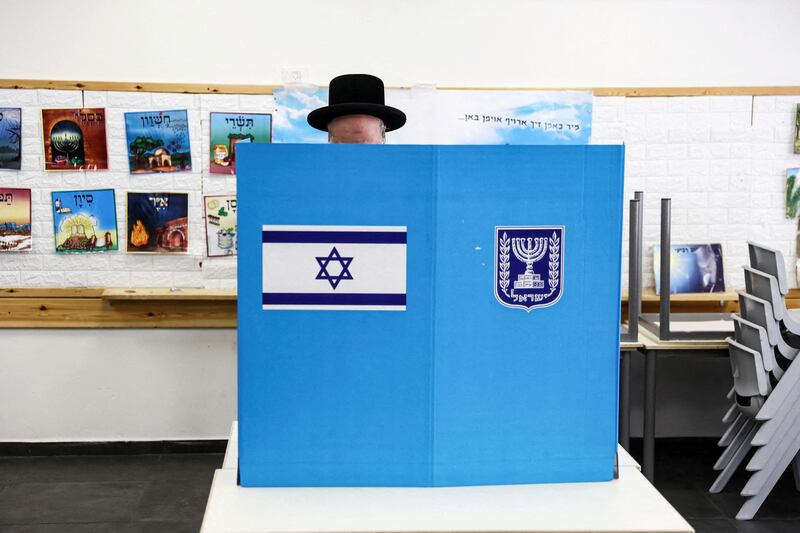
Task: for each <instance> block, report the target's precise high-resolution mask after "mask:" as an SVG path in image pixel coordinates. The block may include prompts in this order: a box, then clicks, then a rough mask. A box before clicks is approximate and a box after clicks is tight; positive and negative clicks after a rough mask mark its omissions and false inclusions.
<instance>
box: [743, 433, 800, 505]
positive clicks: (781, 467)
mask: <svg viewBox="0 0 800 533" xmlns="http://www.w3.org/2000/svg"><path fill="white" fill-rule="evenodd" d="M798 451H800V441H798V440H797V439H794V442H793V443H792V446H791V447H790V448H789V449H787V450H786V451H785V452H784V454H783V456H782V457H781V459H780V460H779V461H778V463H777V464H776V465H775V467H774V468H773V469H772V471H771V472H770V473H769V475H768V476H767V479H766V480H765V482H764V483H763V484H762V485H761V487H759V490H758V492H757V493H756V494H754V495H752V496H750V497H749V498H747V501H745V502H744V505H742V507H741V509H739V512H738V513H737V514H736V520H751V519H752V518H753V517H754V516H755V515H756V513H757V512H758V510H759V509H760V508H761V505H762V504H763V503H764V500H766V499H767V496H769V493H770V492H771V491H772V489H773V488H774V487H775V484H776V483H777V482H778V480H779V479H780V477H781V474H783V473H784V472H785V471H786V468H787V467H788V466H789V463H790V462H792V460H793V459H794V457H795V456H796V455H797V452H798ZM760 473H761V472H756V473H755V474H753V475H752V476H751V480H752V478H754V477H756V476H758V475H759V474H760ZM749 483H750V482H749V481H748V484H749ZM746 488H747V487H746V486H745V489H746ZM744 493H745V491H744V490H743V491H742V494H744Z"/></svg>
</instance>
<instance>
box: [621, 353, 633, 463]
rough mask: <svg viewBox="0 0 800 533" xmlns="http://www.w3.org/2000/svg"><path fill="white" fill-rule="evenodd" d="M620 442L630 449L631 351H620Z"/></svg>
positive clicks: (627, 449)
mask: <svg viewBox="0 0 800 533" xmlns="http://www.w3.org/2000/svg"><path fill="white" fill-rule="evenodd" d="M619 358H620V362H619V443H620V445H621V446H622V447H623V448H624V449H625V450H626V451H630V444H631V353H630V352H629V351H627V350H625V351H621V352H620V353H619Z"/></svg>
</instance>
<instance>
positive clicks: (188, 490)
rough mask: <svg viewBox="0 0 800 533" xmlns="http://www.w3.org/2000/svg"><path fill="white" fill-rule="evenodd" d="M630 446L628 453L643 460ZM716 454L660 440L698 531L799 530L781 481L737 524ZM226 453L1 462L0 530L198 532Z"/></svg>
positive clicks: (734, 499) (690, 443) (737, 483)
mask: <svg viewBox="0 0 800 533" xmlns="http://www.w3.org/2000/svg"><path fill="white" fill-rule="evenodd" d="M640 448H641V445H640V443H639V442H636V441H634V444H633V449H632V453H633V455H634V457H637V458H638V457H640ZM718 453H719V450H718V449H717V448H716V446H715V444H714V442H713V440H709V439H680V440H672V439H666V440H665V439H659V441H658V442H657V444H656V459H657V460H656V487H657V488H658V490H659V491H661V493H662V494H664V496H665V497H666V498H667V499H668V500H669V501H670V502H671V503H672V505H673V506H675V508H677V509H678V511H679V512H680V513H681V514H682V515H683V516H684V517H685V518H686V519H687V520H688V521H689V522H690V523H691V524H692V525H693V526H694V527H695V529H696V530H697V533H717V532H747V533H778V532H780V533H783V532H793V533H800V492H796V491H795V490H794V484H793V482H792V479H791V476H784V477H783V478H782V479H781V481H780V483H779V485H778V487H777V488H776V489H775V491H773V493H772V494H771V495H770V497H769V498H768V499H767V501H766V503H765V504H764V506H763V507H762V509H761V511H760V512H759V514H758V515H757V516H756V520H753V521H751V522H737V521H736V520H735V519H734V516H735V515H736V512H737V510H738V509H739V506H740V505H741V504H742V501H743V499H742V498H741V497H740V496H739V494H738V492H739V490H741V487H742V485H743V484H744V482H745V480H746V476H743V475H741V474H739V475H737V476H736V477H734V479H733V480H732V481H731V483H730V484H729V486H728V488H727V490H726V491H725V492H724V493H722V494H717V495H714V494H708V486H709V485H710V484H711V482H712V481H713V479H714V472H713V471H712V470H711V465H713V463H714V461H715V460H716V458H717V455H718ZM222 457H223V456H222V454H220V453H191V454H189V453H187V454H181V453H166V454H148V455H66V456H52V457H0V533H23V532H24V533H38V532H46V533H56V532H58V533H77V532H84V531H86V532H99V533H103V532H115V533H117V532H119V533H132V532H148V533H149V532H155V533H158V532H161V531H164V532H167V531H168V532H177V533H180V532H189V531H191V532H196V531H198V530H199V529H200V524H201V522H202V518H203V511H204V509H205V505H206V500H207V498H208V491H209V488H210V487H211V478H212V476H213V473H214V470H215V469H216V468H219V467H220V465H221V464H222Z"/></svg>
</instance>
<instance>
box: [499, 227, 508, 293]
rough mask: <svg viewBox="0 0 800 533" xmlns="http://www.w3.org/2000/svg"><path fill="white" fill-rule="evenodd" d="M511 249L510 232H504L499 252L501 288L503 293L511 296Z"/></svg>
mask: <svg viewBox="0 0 800 533" xmlns="http://www.w3.org/2000/svg"><path fill="white" fill-rule="evenodd" d="M510 251H511V239H509V238H508V234H506V232H505V231H504V232H503V237H502V238H501V239H500V253H499V254H498V255H499V256H500V257H499V265H498V266H499V269H500V274H499V276H500V289H501V290H502V291H503V294H505V295H506V296H509V294H508V277H509V270H510V268H511V256H510V254H509V252H510Z"/></svg>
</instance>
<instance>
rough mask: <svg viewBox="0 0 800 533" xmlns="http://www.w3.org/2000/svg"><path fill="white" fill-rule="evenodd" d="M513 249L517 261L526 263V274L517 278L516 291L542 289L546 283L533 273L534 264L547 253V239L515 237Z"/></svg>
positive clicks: (512, 244) (512, 241)
mask: <svg viewBox="0 0 800 533" xmlns="http://www.w3.org/2000/svg"><path fill="white" fill-rule="evenodd" d="M511 249H512V250H513V251H514V255H515V256H516V258H517V259H519V260H520V261H522V262H523V263H525V272H523V273H522V274H520V275H518V276H517V280H516V281H515V282H514V288H515V289H542V288H544V281H542V279H541V277H540V276H539V274H536V273H535V272H534V271H533V264H534V263H535V262H537V261H539V260H540V259H541V258H542V257H544V254H545V253H547V237H528V238H525V237H515V238H513V239H511Z"/></svg>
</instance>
